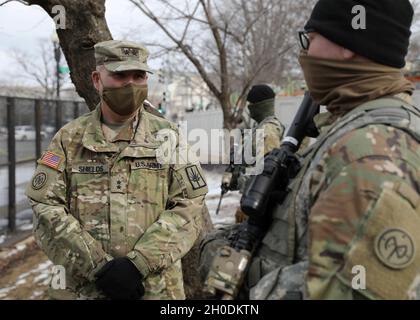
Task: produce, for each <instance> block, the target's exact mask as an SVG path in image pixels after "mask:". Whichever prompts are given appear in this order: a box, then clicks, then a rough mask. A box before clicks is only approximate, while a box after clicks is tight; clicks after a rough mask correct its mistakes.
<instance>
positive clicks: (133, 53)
mask: <svg viewBox="0 0 420 320" xmlns="http://www.w3.org/2000/svg"><path fill="white" fill-rule="evenodd" d="M121 51H122V54H123V55H124V56H126V57H138V56H139V49H137V48H121Z"/></svg>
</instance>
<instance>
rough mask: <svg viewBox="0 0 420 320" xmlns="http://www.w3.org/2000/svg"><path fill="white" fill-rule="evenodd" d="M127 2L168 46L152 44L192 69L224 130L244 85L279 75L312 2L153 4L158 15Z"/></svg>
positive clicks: (233, 119)
mask: <svg viewBox="0 0 420 320" xmlns="http://www.w3.org/2000/svg"><path fill="white" fill-rule="evenodd" d="M130 2H131V3H133V4H134V5H135V6H136V7H137V8H139V9H140V10H141V12H142V13H143V14H144V15H146V16H147V17H148V18H150V19H151V20H152V21H153V22H154V23H155V24H156V25H157V26H158V27H159V28H160V29H161V30H162V31H163V32H164V34H165V35H166V36H167V37H168V39H169V40H170V42H171V43H172V44H173V46H171V45H166V46H162V44H158V46H159V47H160V48H161V51H178V52H180V53H182V54H183V55H184V56H185V57H186V58H187V59H188V61H189V62H190V63H191V65H192V66H194V68H195V70H196V72H198V73H199V74H200V76H201V78H202V79H203V81H204V82H205V83H206V84H207V86H208V88H209V90H210V92H211V93H212V94H213V95H214V96H215V97H216V98H217V100H218V101H219V103H220V105H221V107H222V110H223V119H224V120H223V121H224V123H223V125H224V127H225V128H233V127H235V125H236V123H237V122H239V120H240V118H241V114H242V111H243V107H244V106H245V97H246V93H247V91H248V89H249V88H250V86H251V85H252V84H253V83H255V82H256V81H265V82H273V80H274V79H278V78H279V77H281V76H282V72H279V70H282V69H285V68H286V67H287V66H288V61H289V60H290V59H287V58H286V56H287V54H289V53H290V52H292V51H291V50H290V49H292V48H293V46H294V43H295V38H294V39H293V40H292V38H293V37H292V34H294V32H295V31H296V29H297V28H298V26H299V25H300V24H301V23H302V22H303V21H304V19H305V18H306V17H305V15H307V14H309V12H310V9H311V8H312V4H311V3H312V2H314V1H310V2H311V3H308V1H304V0H284V1H275V0H248V1H245V0H233V1H229V2H226V1H220V0H195V1H186V0H185V1H169V0H155V1H154V4H155V5H156V3H159V4H160V9H159V10H152V9H151V7H150V5H148V4H146V2H147V1H144V0H130ZM289 55H290V54H289ZM273 67H274V70H273ZM276 82H279V81H276Z"/></svg>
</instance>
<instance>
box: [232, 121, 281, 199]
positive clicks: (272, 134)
mask: <svg viewBox="0 0 420 320" xmlns="http://www.w3.org/2000/svg"><path fill="white" fill-rule="evenodd" d="M257 130H263V132H264V155H266V154H268V153H270V152H271V151H272V150H273V149H275V148H279V147H280V144H281V141H282V139H283V134H284V126H283V125H282V124H281V123H280V121H279V120H278V119H277V118H276V117H275V116H271V117H267V118H265V119H264V120H263V121H261V122H260V123H258V124H257V125H255V126H254V127H253V128H252V145H251V146H249V144H250V141H249V139H246V138H247V137H246V136H245V139H244V143H243V148H244V150H249V149H251V148H252V154H253V155H256V154H257V141H256V140H257V139H256V136H257V135H256V132H257ZM248 148H249V149H248ZM240 166H241V169H240V170H238V171H237V172H238V173H239V176H238V177H237V179H238V189H239V190H240V192H241V193H243V192H244V191H245V188H246V186H247V183H248V181H249V179H250V178H251V177H252V176H251V175H246V174H245V169H246V167H247V165H240Z"/></svg>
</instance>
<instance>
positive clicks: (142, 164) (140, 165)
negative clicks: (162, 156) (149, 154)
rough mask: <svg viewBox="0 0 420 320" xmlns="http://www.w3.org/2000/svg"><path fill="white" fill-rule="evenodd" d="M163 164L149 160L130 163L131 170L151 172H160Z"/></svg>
mask: <svg viewBox="0 0 420 320" xmlns="http://www.w3.org/2000/svg"><path fill="white" fill-rule="evenodd" d="M163 168H164V167H163V164H161V163H159V162H157V161H156V160H154V161H149V160H137V161H134V162H132V163H131V170H136V169H152V170H160V169H163Z"/></svg>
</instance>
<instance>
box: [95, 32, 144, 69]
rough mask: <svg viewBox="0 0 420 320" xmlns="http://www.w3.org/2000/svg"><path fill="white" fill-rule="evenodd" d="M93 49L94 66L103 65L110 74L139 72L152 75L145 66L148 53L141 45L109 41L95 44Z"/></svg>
mask: <svg viewBox="0 0 420 320" xmlns="http://www.w3.org/2000/svg"><path fill="white" fill-rule="evenodd" d="M94 48H95V60H96V65H97V66H100V65H103V66H105V69H107V70H108V71H110V72H121V71H132V70H141V71H146V72H149V73H152V71H151V69H150V68H149V66H148V65H147V58H148V57H149V51H148V50H147V49H146V47H144V46H143V45H141V44H138V43H135V42H131V41H122V40H109V41H103V42H99V43H97V44H96V45H95V46H94Z"/></svg>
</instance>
